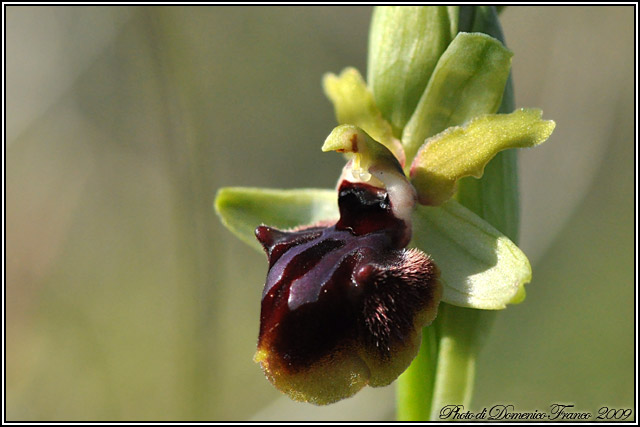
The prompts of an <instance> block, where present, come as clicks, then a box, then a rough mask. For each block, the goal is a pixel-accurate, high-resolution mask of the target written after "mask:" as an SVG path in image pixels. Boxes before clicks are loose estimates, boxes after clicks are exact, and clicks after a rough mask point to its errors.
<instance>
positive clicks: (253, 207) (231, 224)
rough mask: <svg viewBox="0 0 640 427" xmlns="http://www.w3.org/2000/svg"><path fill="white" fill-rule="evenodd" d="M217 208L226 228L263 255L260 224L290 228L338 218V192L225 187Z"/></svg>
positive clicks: (219, 197) (219, 192)
mask: <svg viewBox="0 0 640 427" xmlns="http://www.w3.org/2000/svg"><path fill="white" fill-rule="evenodd" d="M214 207H215V210H216V212H217V214H218V216H220V219H221V220H222V224H224V226H225V227H227V228H228V229H229V230H230V231H231V232H232V233H233V234H235V235H236V236H237V237H238V238H239V239H240V240H242V241H243V242H245V243H247V244H248V245H250V246H251V247H253V248H255V249H257V250H259V251H260V252H262V246H261V245H260V243H259V242H258V241H257V240H256V237H255V234H254V231H255V229H256V227H257V226H258V225H260V224H269V225H272V226H274V227H278V228H281V229H287V228H293V227H297V226H299V225H304V224H313V223H315V222H318V221H322V220H330V219H337V218H338V202H337V199H336V192H335V190H321V189H295V190H274V189H266V188H246V187H226V188H221V189H220V190H218V194H217V195H216V199H215V201H214Z"/></svg>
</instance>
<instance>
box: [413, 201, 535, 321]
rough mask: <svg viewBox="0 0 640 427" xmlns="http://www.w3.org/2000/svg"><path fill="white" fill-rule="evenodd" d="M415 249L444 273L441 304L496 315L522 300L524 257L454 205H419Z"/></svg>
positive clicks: (527, 274) (526, 276) (527, 270)
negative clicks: (491, 312)
mask: <svg viewBox="0 0 640 427" xmlns="http://www.w3.org/2000/svg"><path fill="white" fill-rule="evenodd" d="M413 227H414V230H415V232H414V236H413V241H412V244H414V245H415V246H416V247H418V248H419V249H422V250H423V251H425V252H427V253H429V254H430V255H431V256H432V257H433V260H434V261H435V263H436V265H437V266H438V268H439V269H440V272H441V278H440V280H441V282H442V286H443V291H444V293H443V296H442V301H444V302H446V303H449V304H453V305H457V306H460V307H470V308H477V309H485V310H498V309H503V308H505V307H506V305H507V304H515V303H519V302H521V301H522V300H523V299H524V295H525V294H524V285H525V283H529V282H530V281H531V265H530V264H529V260H528V259H527V257H526V255H525V254H524V253H523V252H522V251H521V250H520V249H519V248H518V247H517V246H516V245H515V243H513V242H512V241H511V240H509V238H507V237H506V236H505V235H503V234H502V233H500V232H499V231H498V230H496V229H495V228H494V227H492V226H491V225H490V224H489V223H487V222H486V221H484V220H483V219H482V218H480V217H479V216H477V215H476V214H474V213H473V212H471V211H470V210H469V209H467V208H465V207H464V206H462V205H461V204H459V203H458V202H456V201H455V200H449V201H448V202H446V203H444V204H443V205H442V206H439V207H427V206H418V207H417V208H416V211H415V212H414V215H413Z"/></svg>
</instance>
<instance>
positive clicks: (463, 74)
mask: <svg viewBox="0 0 640 427" xmlns="http://www.w3.org/2000/svg"><path fill="white" fill-rule="evenodd" d="M512 56H513V53H512V52H511V51H510V50H509V49H507V48H506V47H504V45H503V44H502V43H500V41H498V40H496V39H494V38H492V37H489V36H487V35H486V34H480V33H459V34H458V35H457V36H456V38H455V39H454V40H453V41H452V42H451V44H450V45H449V46H448V47H447V50H446V51H445V52H444V53H443V54H442V56H441V57H440V59H439V60H438V64H437V65H436V68H435V70H434V71H433V74H432V75H431V79H430V80H429V84H428V85H427V87H426V89H425V90H424V93H423V94H422V97H421V98H420V102H419V103H418V106H417V107H416V109H415V112H414V113H413V115H412V116H411V119H410V120H409V122H408V123H407V126H406V127H405V128H404V131H403V133H402V144H403V145H404V148H405V154H406V156H407V159H408V160H407V161H408V162H411V159H413V156H414V155H415V154H416V152H417V151H418V149H419V148H420V146H421V145H422V144H423V143H424V141H425V139H427V138H429V137H431V136H433V135H435V134H437V133H438V132H442V131H443V130H445V129H446V128H448V127H450V126H458V125H461V124H462V123H464V122H466V121H467V120H470V119H472V118H473V117H477V116H480V115H482V114H493V113H495V112H497V111H498V108H499V107H500V102H502V94H503V92H504V87H505V84H506V82H507V79H508V77H509V70H510V69H511V58H512Z"/></svg>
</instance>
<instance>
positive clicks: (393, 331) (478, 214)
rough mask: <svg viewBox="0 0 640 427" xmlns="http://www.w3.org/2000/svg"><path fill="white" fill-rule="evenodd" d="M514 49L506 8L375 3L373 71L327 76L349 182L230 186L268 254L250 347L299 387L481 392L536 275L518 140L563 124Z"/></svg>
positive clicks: (244, 225)
mask: <svg viewBox="0 0 640 427" xmlns="http://www.w3.org/2000/svg"><path fill="white" fill-rule="evenodd" d="M512 56H513V54H512V53H511V52H510V51H509V50H508V49H507V48H506V47H505V46H504V44H503V42H502V36H501V34H500V26H499V22H498V20H497V14H496V11H495V8H493V7H471V6H461V7H458V6H454V7H445V6H429V7H378V8H376V10H375V12H374V16H373V20H372V26H371V34H370V45H369V68H368V78H367V81H368V84H367V83H365V81H364V79H363V78H362V77H361V76H360V74H359V73H358V71H357V70H355V69H353V68H348V69H346V70H344V71H343V72H342V73H341V74H340V75H334V74H328V75H326V76H325V78H324V80H323V86H324V90H325V93H326V94H327V96H328V98H329V99H330V100H331V101H332V103H333V105H334V108H335V113H336V118H337V121H338V123H339V124H340V126H338V127H337V128H335V129H334V130H333V131H332V132H331V133H330V135H329V137H328V138H327V139H326V141H325V142H324V145H323V146H322V150H323V151H338V152H341V153H344V154H345V156H347V159H348V162H347V164H346V165H345V167H344V169H343V172H342V175H341V176H340V178H339V180H338V187H337V191H336V190H311V189H293V190H265V189H257V188H251V189H246V188H223V189H220V190H219V192H218V195H217V197H216V201H215V208H216V211H217V213H218V214H219V216H220V217H221V219H222V222H223V223H224V224H225V225H226V226H227V227H228V228H229V229H230V230H231V231H232V232H233V233H235V234H236V235H237V236H238V237H239V238H241V239H242V240H243V241H245V242H247V243H249V244H251V245H252V246H253V247H255V248H257V249H263V250H264V251H265V252H266V254H267V257H268V259H269V268H268V274H267V279H266V284H265V289H264V290H263V300H262V312H261V315H260V325H261V326H260V334H259V343H258V352H257V353H256V356H255V360H256V361H257V362H259V363H260V364H261V365H262V368H263V369H264V371H265V374H266V376H267V378H268V379H269V380H270V381H271V382H272V383H273V384H274V385H275V386H276V387H277V388H278V389H280V390H281V391H283V392H285V393H286V394H288V395H289V396H290V397H291V398H293V399H296V400H302V401H307V402H311V403H315V404H327V403H332V402H334V401H336V400H339V399H342V398H345V397H349V396H351V395H353V394H354V393H356V392H357V391H358V390H360V389H361V388H362V387H364V386H366V385H371V386H384V385H387V384H389V383H391V382H392V381H394V380H395V379H396V378H397V377H398V375H400V374H401V373H402V372H403V371H404V373H403V374H402V375H400V377H399V381H398V418H399V419H401V420H427V419H436V418H437V415H438V411H439V409H440V408H441V407H443V406H445V405H449V404H462V405H468V404H469V401H470V398H471V392H472V386H473V377H474V369H475V358H476V355H477V352H478V351H479V349H480V348H481V344H482V341H483V338H484V337H485V336H486V334H487V332H488V329H489V327H490V324H491V320H492V319H493V314H494V313H495V311H496V310H500V309H503V308H505V307H506V306H507V305H508V304H515V303H519V302H521V301H523V300H524V298H525V289H524V285H525V284H526V283H528V282H529V281H530V280H531V267H530V265H529V261H528V260H527V258H526V256H525V255H524V254H523V253H522V251H520V249H519V248H518V247H517V246H516V244H515V243H514V241H515V240H516V239H517V225H518V219H517V218H518V212H517V167H516V166H517V165H516V158H515V155H514V150H511V149H513V148H525V147H533V146H535V145H538V144H540V143H542V142H543V141H545V140H546V139H547V138H548V137H549V136H550V134H551V132H552V131H553V128H554V126H555V124H554V123H553V122H552V121H546V120H542V118H541V115H542V113H541V111H539V110H536V109H520V110H516V111H513V95H512V89H511V83H510V66H511V58H512ZM505 150H506V151H505ZM256 227H257V228H256ZM254 233H255V237H257V240H256V238H255V237H254ZM436 314H437V317H436ZM434 319H435V320H434ZM423 328H424V329H423ZM414 357H415V359H414ZM412 360H413V362H412V363H411V361H412ZM409 364H410V366H409ZM407 367H408V369H407ZM405 370H406V371H405Z"/></svg>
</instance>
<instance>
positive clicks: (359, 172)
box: [322, 125, 402, 187]
mask: <svg viewBox="0 0 640 427" xmlns="http://www.w3.org/2000/svg"><path fill="white" fill-rule="evenodd" d="M322 151H325V152H326V151H338V152H340V153H345V154H350V155H352V156H353V163H352V165H351V171H352V173H353V174H354V176H358V177H359V178H360V179H361V180H363V181H369V180H370V179H373V180H375V179H376V178H372V177H371V176H370V175H371V173H372V172H373V171H372V170H371V168H372V167H374V166H375V167H376V169H378V170H381V169H388V170H391V171H395V172H399V173H400V174H402V166H400V163H398V159H396V157H395V156H394V155H393V153H392V152H391V151H389V149H388V148H387V147H385V146H384V145H382V144H380V143H379V142H377V141H375V140H374V139H373V138H371V137H370V136H369V135H368V134H367V133H366V132H365V131H363V130H362V129H360V128H359V127H357V126H352V125H341V126H338V127H336V128H334V129H333V131H332V132H331V133H330V134H329V136H328V137H327V139H326V140H325V141H324V144H323V145H322ZM374 184H376V185H378V186H380V187H384V185H383V184H382V183H374Z"/></svg>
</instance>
